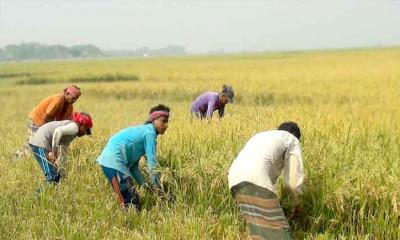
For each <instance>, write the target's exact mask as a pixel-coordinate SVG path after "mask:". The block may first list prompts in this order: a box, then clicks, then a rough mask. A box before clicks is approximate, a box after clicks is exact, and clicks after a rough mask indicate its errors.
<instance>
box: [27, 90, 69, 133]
mask: <svg viewBox="0 0 400 240" xmlns="http://www.w3.org/2000/svg"><path fill="white" fill-rule="evenodd" d="M72 113H73V106H72V104H68V103H66V102H65V99H64V94H62V93H60V94H54V95H52V96H49V97H47V98H45V99H43V100H42V101H41V102H40V103H39V104H38V105H37V106H36V107H34V108H33V110H32V111H31V112H30V113H29V117H30V118H31V119H32V120H33V122H34V124H35V125H36V126H41V125H43V124H45V123H46V122H45V116H46V114H47V115H48V116H49V117H50V119H51V120H52V121H60V120H67V119H72Z"/></svg>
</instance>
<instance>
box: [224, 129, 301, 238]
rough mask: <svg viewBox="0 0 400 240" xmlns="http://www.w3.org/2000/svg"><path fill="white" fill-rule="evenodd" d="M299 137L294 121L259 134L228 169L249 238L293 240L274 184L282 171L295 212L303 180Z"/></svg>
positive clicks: (231, 185)
mask: <svg viewBox="0 0 400 240" xmlns="http://www.w3.org/2000/svg"><path fill="white" fill-rule="evenodd" d="M300 136H301V133H300V129H299V127H298V126H297V124H296V123H295V122H285V123H282V124H281V125H280V126H279V128H278V130H271V131H265V132H261V133H258V134H256V135H254V136H253V137H252V138H251V139H250V140H249V141H248V142H247V143H246V145H245V146H244V148H243V149H242V150H241V151H240V153H239V155H238V156H237V157H236V159H235V160H234V161H233V163H232V165H231V167H230V169H229V176H228V182H229V188H230V189H231V193H232V195H233V196H234V198H235V200H236V203H237V204H238V205H239V207H240V211H241V213H242V215H243V217H244V219H245V220H246V223H247V226H248V229H249V232H250V236H251V237H252V239H274V240H279V239H292V233H291V231H290V227H289V224H288V221H287V219H286V218H285V215H284V212H283V210H282V208H281V206H280V204H279V201H278V199H277V196H276V193H275V188H274V185H275V183H276V181H277V178H278V177H279V175H280V174H281V171H282V169H283V171H284V180H285V183H286V185H287V186H288V187H289V190H290V192H291V193H292V197H293V200H294V203H295V208H294V212H296V213H298V212H299V211H300V200H299V195H300V194H301V193H302V190H301V188H302V184H303V178H304V169H303V158H302V153H301V146H300V142H299V139H300Z"/></svg>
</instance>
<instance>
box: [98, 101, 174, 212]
mask: <svg viewBox="0 0 400 240" xmlns="http://www.w3.org/2000/svg"><path fill="white" fill-rule="evenodd" d="M169 112H170V109H169V108H168V107H167V106H165V105H162V104H160V105H158V106H155V107H153V108H151V109H150V112H149V116H148V120H147V121H146V122H145V124H144V125H139V126H133V127H129V128H125V129H123V130H121V131H120V132H118V133H116V134H115V135H114V136H112V137H111V138H110V139H109V140H108V142H107V144H106V146H105V148H104V149H103V151H102V153H101V154H100V156H99V157H98V158H97V162H98V163H99V164H100V166H101V168H102V170H103V173H104V175H105V176H106V178H107V179H108V181H109V182H110V184H111V186H112V188H113V189H114V192H115V193H116V196H117V200H118V203H119V204H120V206H121V207H122V208H123V209H127V208H128V207H129V206H132V207H135V208H136V209H138V210H140V201H139V195H138V193H137V191H136V188H135V187H134V185H133V179H135V180H136V182H137V183H139V184H140V185H143V186H146V187H150V185H148V183H146V180H145V178H144V176H143V175H142V173H141V171H140V169H139V160H140V158H141V157H142V156H144V155H145V156H146V160H147V169H148V173H149V176H150V179H151V184H152V185H153V189H159V188H160V179H159V173H157V172H156V171H155V168H156V167H158V162H157V160H156V156H155V155H156V145H157V135H158V134H164V132H165V131H166V129H167V127H168V120H169Z"/></svg>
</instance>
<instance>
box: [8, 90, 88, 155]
mask: <svg viewBox="0 0 400 240" xmlns="http://www.w3.org/2000/svg"><path fill="white" fill-rule="evenodd" d="M80 96H81V90H80V88H78V87H77V86H75V85H72V86H69V87H67V88H65V89H64V92H63V93H58V94H54V95H51V96H49V97H47V98H45V99H43V100H42V101H40V103H39V104H38V105H37V106H35V107H34V108H33V110H32V111H31V112H30V113H29V116H28V141H27V143H26V144H25V145H24V146H22V147H21V148H20V149H19V150H18V151H17V152H16V153H15V156H14V159H19V158H21V157H23V156H25V155H26V154H27V153H28V152H29V144H28V142H29V141H30V140H31V138H32V137H33V135H34V134H35V132H36V131H37V130H38V128H39V127H40V126H42V125H43V124H45V123H47V122H51V121H61V120H67V119H69V120H71V119H72V113H73V106H72V104H74V103H75V102H76V101H77V100H78V98H79V97H80Z"/></svg>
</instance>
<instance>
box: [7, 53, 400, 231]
mask: <svg viewBox="0 0 400 240" xmlns="http://www.w3.org/2000/svg"><path fill="white" fill-rule="evenodd" d="M399 82H400V49H396V48H388V49H375V50H374V49H366V50H348V51H325V52H324V51H321V52H305V53H301V52H299V53H280V54H278V53H277V54H253V55H232V56H224V57H205V56H203V57H182V58H157V59H110V60H90V61H89V60H88V61H65V62H63V61H51V62H33V63H28V62H25V63H3V64H0V106H1V107H0V109H1V110H0V112H1V116H0V120H1V124H0V136H1V141H0V239H117V238H118V239H124V238H127V239H245V238H246V234H247V233H246V226H245V223H244V221H243V219H241V218H240V216H239V212H238V209H237V208H236V206H235V204H234V202H233V199H232V197H231V196H230V193H229V189H228V186H227V178H226V176H227V170H228V168H229V166H230V164H231V162H232V161H233V159H234V158H235V156H236V155H237V153H238V152H239V151H240V149H241V147H242V146H243V145H244V143H245V142H246V141H247V140H248V139H249V138H250V137H251V136H252V135H253V134H255V133H256V132H258V131H262V130H267V129H273V128H276V127H277V126H278V125H279V124H280V123H281V122H283V121H286V120H293V121H296V122H297V123H298V124H299V126H300V128H301V130H302V146H303V153H304V164H305V170H306V180H305V184H304V195H303V197H302V199H303V202H304V211H303V213H302V215H301V216H300V217H298V218H296V219H290V224H291V226H292V229H293V232H294V235H295V237H296V239H399V238H400V225H399V224H400V223H399V217H400V206H399V205H400V111H399V106H398V103H399V96H400V83H399ZM72 83H76V84H77V85H78V86H80V87H81V88H82V92H83V93H82V96H81V98H80V99H79V100H78V102H77V103H76V104H75V109H76V110H78V111H86V112H89V113H90V114H91V115H92V116H93V118H94V128H93V131H92V132H93V135H92V136H91V137H84V138H80V139H77V140H75V141H74V142H73V143H72V145H71V148H70V154H69V169H68V177H67V178H66V179H65V180H64V181H63V182H62V184H60V185H59V186H57V187H47V188H45V190H44V192H43V193H42V194H40V195H37V194H35V193H34V190H35V188H36V186H38V185H39V184H41V183H42V181H43V179H44V176H43V174H42V172H40V169H39V166H38V164H37V163H36V161H35V160H34V159H33V157H32V156H27V157H25V158H23V159H21V160H18V161H13V160H12V156H13V153H14V152H15V151H16V150H17V149H18V148H19V146H21V145H22V144H23V143H24V141H25V139H26V120H27V114H28V112H29V111H30V110H31V109H32V108H33V107H34V106H35V105H36V104H37V103H38V102H39V101H40V100H41V99H42V98H44V97H46V96H48V95H51V94H53V93H56V92H59V91H61V90H62V89H63V88H64V87H65V86H66V85H69V84H72ZM224 83H226V84H229V85H232V86H233V88H234V89H235V93H236V98H235V102H234V104H232V105H228V106H227V108H226V116H225V118H224V119H222V120H219V119H217V118H214V119H213V120H212V121H209V122H206V121H198V120H193V119H191V117H190V112H189V111H190V105H191V102H192V101H193V100H194V98H195V97H196V96H197V95H198V94H199V93H201V92H202V91H207V90H215V91H219V90H220V88H221V86H222V84H224ZM158 103H164V104H166V105H168V106H170V107H171V109H172V117H171V119H170V125H169V128H168V130H167V132H166V133H165V134H164V135H162V136H160V137H159V139H158V160H159V162H160V164H161V166H162V182H163V184H164V185H165V186H166V188H167V189H168V191H169V194H170V195H172V196H173V199H169V200H165V199H164V198H163V197H159V196H154V195H152V194H151V193H149V192H146V191H145V190H144V189H140V194H141V197H142V201H143V205H144V209H143V211H141V212H139V213H137V212H134V211H129V212H123V211H120V210H119V207H118V205H117V202H116V200H115V197H114V195H113V192H112V189H111V187H110V186H109V185H108V183H107V182H106V179H105V177H104V176H103V174H102V172H101V170H100V169H99V167H98V166H97V164H96V162H95V160H96V157H97V156H98V155H99V153H100V152H101V150H102V148H103V147H104V145H105V143H106V141H107V139H108V138H109V137H110V136H111V135H112V134H113V133H115V132H117V131H119V130H120V129H122V128H125V127H128V126H131V125H134V124H141V123H143V122H144V120H145V119H146V117H147V112H148V110H149V108H150V107H151V106H153V105H156V104H158ZM280 185H281V183H280ZM279 189H280V188H279ZM282 203H283V207H284V208H285V209H287V210H289V209H288V208H289V206H290V202H289V201H288V199H287V197H285V196H284V197H283V198H282Z"/></svg>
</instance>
